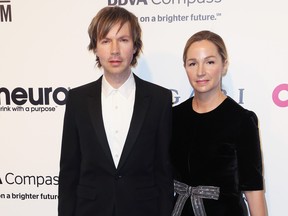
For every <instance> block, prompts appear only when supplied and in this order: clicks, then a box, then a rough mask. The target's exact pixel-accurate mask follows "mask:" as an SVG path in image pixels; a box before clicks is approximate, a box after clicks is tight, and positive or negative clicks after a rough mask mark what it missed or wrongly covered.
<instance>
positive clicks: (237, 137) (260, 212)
mask: <svg viewBox="0 0 288 216" xmlns="http://www.w3.org/2000/svg"><path fill="white" fill-rule="evenodd" d="M183 61H184V67H185V70H186V72H187V75H188V78H189V81H190V84H191V86H192V87H193V89H194V96H193V97H192V98H189V99H188V100H186V101H185V102H183V103H182V104H180V105H178V106H176V107H174V108H173V144H172V161H173V165H174V168H175V180H176V181H175V192H176V194H177V197H178V198H177V202H176V204H175V207H174V211H173V215H175V216H176V215H181V216H186V215H187V216H188V215H189V216H192V215H196V216H200V215H207V216H247V215H248V210H247V207H246V204H245V199H246V200H247V203H248V206H249V211H250V214H251V216H265V215H266V206H265V197H264V191H263V176H262V159H261V149H260V140H259V132H258V125H257V124H258V120H257V116H256V115H255V114H254V112H252V111H249V110H246V109H244V108H243V107H241V106H240V105H238V104H237V103H236V102H235V101H234V100H233V99H232V98H230V97H229V96H226V95H225V94H224V93H223V92H222V91H221V80H222V76H224V75H225V74H226V72H227V68H228V55H227V50H226V47H225V44H224V42H223V40H222V38H221V37H220V36H219V35H217V34H215V33H213V32H210V31H201V32H198V33H196V34H194V35H193V36H192V37H191V38H190V39H189V40H188V41H187V43H186V46H185V48H184V53H183ZM244 196H245V198H244ZM189 200H191V201H189Z"/></svg>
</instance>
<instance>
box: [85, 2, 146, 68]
mask: <svg viewBox="0 0 288 216" xmlns="http://www.w3.org/2000/svg"><path fill="white" fill-rule="evenodd" d="M126 22H128V23H129V24H130V27H131V31H132V37H133V44H134V49H135V53H134V55H133V59H132V61H131V66H135V65H137V58H138V57H139V55H140V52H142V46H143V43H142V39H141V37H142V30H141V27H140V25H139V22H138V18H137V17H136V16H135V15H134V14H133V13H131V12H129V11H128V10H126V9H124V8H122V7H118V6H115V7H109V6H108V7H104V8H103V9H101V10H100V11H99V12H98V13H97V14H96V16H95V17H94V18H93V19H92V21H91V23H90V25H89V28H88V34H89V37H90V43H89V45H88V50H92V51H93V52H94V53H95V50H96V48H97V41H99V40H101V39H103V38H104V37H106V35H107V34H108V33H109V31H110V29H111V28H112V27H113V26H114V25H115V24H117V23H120V29H121V27H122V26H123V25H124V24H125V23H126ZM96 65H97V66H98V67H99V68H100V67H101V66H102V65H101V63H100V61H99V58H98V57H97V56H96Z"/></svg>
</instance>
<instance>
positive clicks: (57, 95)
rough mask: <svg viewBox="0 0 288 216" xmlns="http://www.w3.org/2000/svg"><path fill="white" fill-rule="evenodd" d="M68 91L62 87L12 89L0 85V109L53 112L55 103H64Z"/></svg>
mask: <svg viewBox="0 0 288 216" xmlns="http://www.w3.org/2000/svg"><path fill="white" fill-rule="evenodd" d="M68 91H69V88H67V89H66V88H64V87H57V88H52V87H46V88H44V87H41V88H32V87H31V88H28V89H25V88H22V87H17V88H14V89H12V90H10V89H8V88H5V87H0V111H6V112H13V111H18V112H21V111H26V112H47V111H48V112H54V111H55V110H56V108H57V105H60V106H62V105H65V104H66V98H67V93H68ZM31 105H32V106H31Z"/></svg>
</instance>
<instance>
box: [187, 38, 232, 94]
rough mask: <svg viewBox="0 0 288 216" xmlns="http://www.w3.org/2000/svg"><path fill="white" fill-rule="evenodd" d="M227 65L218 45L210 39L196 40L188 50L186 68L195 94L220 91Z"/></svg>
mask: <svg viewBox="0 0 288 216" xmlns="http://www.w3.org/2000/svg"><path fill="white" fill-rule="evenodd" d="M226 67H227V62H223V60H222V58H221V56H220V54H219V52H218V50H217V47H216V45H215V44H213V43H212V42H210V41H208V40H202V41H197V42H194V43H192V44H191V45H190V47H189V48H188V50H187V57H186V61H185V70H186V73H187V75H188V78H189V81H190V84H191V85H192V87H193V89H194V93H195V95H197V94H198V95H199V94H203V95H215V94H216V93H219V91H221V79H222V75H223V74H224V72H225V71H226V69H227V68H226Z"/></svg>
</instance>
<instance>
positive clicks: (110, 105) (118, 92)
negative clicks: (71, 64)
mask: <svg viewBox="0 0 288 216" xmlns="http://www.w3.org/2000/svg"><path fill="white" fill-rule="evenodd" d="M135 90H136V85H135V80H134V76H133V74H132V72H131V74H130V76H129V78H128V79H127V80H126V82H125V83H124V84H123V85H122V86H121V87H119V88H118V89H114V88H113V87H112V86H111V85H110V84H109V83H108V81H107V80H106V79H105V76H104V75H103V78H102V91H101V92H102V93H101V102H102V115H103V121H104V127H105V131H106V136H107V139H108V143H109V147H110V150H111V154H112V157H113V160H114V164H115V166H116V167H117V166H118V163H119V160H120V157H121V154H122V150H123V147H124V144H125V141H126V137H127V134H128V130H129V127H130V122H131V118H132V114H133V108H134V102H135Z"/></svg>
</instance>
